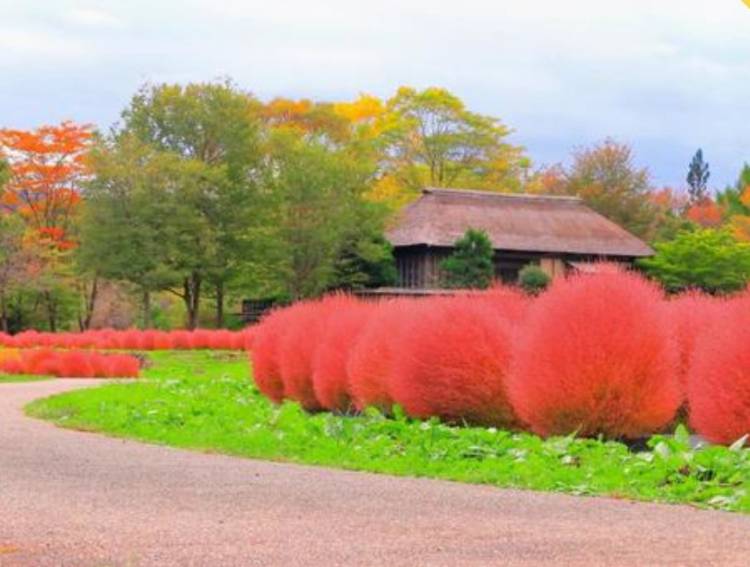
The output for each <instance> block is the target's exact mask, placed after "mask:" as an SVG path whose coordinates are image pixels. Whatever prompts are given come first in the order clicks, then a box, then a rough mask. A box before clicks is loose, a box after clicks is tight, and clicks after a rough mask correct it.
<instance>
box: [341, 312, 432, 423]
mask: <svg viewBox="0 0 750 567" xmlns="http://www.w3.org/2000/svg"><path fill="white" fill-rule="evenodd" d="M429 302H430V300H424V301H422V302H418V301H412V300H408V299H393V300H389V301H384V302H383V303H380V304H379V305H378V306H377V308H376V309H375V310H374V311H373V312H372V314H371V316H370V318H369V320H368V322H367V324H366V325H365V326H364V328H363V329H362V332H361V333H360V334H359V335H358V337H357V340H356V342H355V343H354V345H353V346H352V349H351V351H350V354H349V362H348V363H347V366H346V372H347V375H348V377H349V394H350V395H351V398H352V401H353V402H354V406H355V407H356V408H357V409H360V410H361V409H364V408H366V407H368V406H373V407H377V408H379V409H380V410H382V411H386V412H388V411H390V410H391V408H392V406H393V403H394V399H393V393H392V391H391V387H390V382H391V380H392V377H393V369H394V364H395V362H396V360H397V358H398V357H399V356H400V355H401V346H402V343H401V337H402V336H403V335H404V334H405V333H406V332H407V327H408V326H409V324H410V323H411V322H413V321H415V320H416V319H417V318H418V317H419V314H420V313H421V312H422V310H426V309H427V308H428V305H425V304H429Z"/></svg>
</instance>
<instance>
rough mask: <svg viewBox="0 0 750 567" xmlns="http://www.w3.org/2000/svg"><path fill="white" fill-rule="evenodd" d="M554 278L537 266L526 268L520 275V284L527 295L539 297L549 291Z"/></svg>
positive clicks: (530, 265)
mask: <svg viewBox="0 0 750 567" xmlns="http://www.w3.org/2000/svg"><path fill="white" fill-rule="evenodd" d="M551 280H552V278H550V277H549V274H547V272H545V271H544V270H542V268H540V267H539V266H537V265H536V264H529V265H528V266H524V267H523V269H522V270H521V272H520V273H519V274H518V282H519V283H520V284H521V287H522V288H523V289H524V291H526V292H527V293H530V294H531V295H537V294H539V293H541V292H543V291H544V290H545V289H547V286H548V285H549V283H550V281H551Z"/></svg>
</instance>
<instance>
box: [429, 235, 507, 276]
mask: <svg viewBox="0 0 750 567" xmlns="http://www.w3.org/2000/svg"><path fill="white" fill-rule="evenodd" d="M494 255H495V251H494V250H493V248H492V242H491V241H490V238H489V236H487V233H486V232H484V231H482V230H473V229H469V230H467V231H466V234H464V235H463V236H462V237H461V238H459V239H458V240H457V241H456V244H455V248H454V251H453V253H452V254H451V255H450V256H449V257H448V258H446V259H445V260H443V262H442V263H441V265H440V268H441V270H442V271H443V275H444V280H445V284H446V285H447V286H448V287H453V288H480V289H484V288H487V287H489V285H490V284H491V283H492V278H493V277H494V276H495V265H494V263H493V257H494Z"/></svg>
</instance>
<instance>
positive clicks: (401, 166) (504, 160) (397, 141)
mask: <svg viewBox="0 0 750 567" xmlns="http://www.w3.org/2000/svg"><path fill="white" fill-rule="evenodd" d="M387 110H388V124H387V126H386V128H385V129H384V136H385V141H386V144H387V145H386V153H385V162H386V164H387V171H389V172H391V173H392V174H393V175H396V176H397V177H398V179H399V180H400V182H401V183H402V184H403V185H404V186H405V187H406V188H408V189H411V190H413V191H414V190H419V189H421V188H423V187H425V186H434V187H448V186H457V187H466V188H494V189H497V190H518V189H520V186H521V182H522V172H523V170H524V169H526V168H527V167H528V165H529V162H528V160H527V159H526V158H525V157H524V155H523V150H522V148H520V147H517V146H513V145H511V144H510V143H508V142H507V137H508V135H509V134H510V133H511V130H510V129H509V128H508V127H506V126H505V125H504V124H503V123H502V122H501V121H500V120H498V119H497V118H494V117H492V116H485V115H482V114H478V113H475V112H471V111H469V110H468V109H467V108H466V106H465V105H464V103H463V102H462V101H461V99H459V98H458V97H457V96H455V95H453V94H452V93H450V92H449V91H447V90H446V89H442V88H436V87H432V88H427V89H424V90H423V91H417V90H415V89H412V88H408V87H401V88H400V89H399V90H398V92H397V93H396V95H395V96H394V97H392V98H391V99H390V100H389V101H388V103H387Z"/></svg>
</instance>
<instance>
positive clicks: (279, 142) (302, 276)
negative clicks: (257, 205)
mask: <svg viewBox="0 0 750 567" xmlns="http://www.w3.org/2000/svg"><path fill="white" fill-rule="evenodd" d="M265 171H266V176H265V180H264V183H263V189H264V198H265V199H266V200H267V202H268V203H269V206H268V208H267V211H268V212H267V215H266V216H265V217H264V219H263V222H262V223H261V224H260V225H259V227H258V228H257V229H255V231H254V234H253V240H254V241H255V242H256V245H259V246H261V247H262V248H263V249H264V253H265V255H266V256H265V257H266V258H267V259H268V261H269V262H270V264H268V265H267V266H266V268H265V270H261V271H262V272H264V273H265V274H266V280H265V285H266V286H267V287H266V290H265V291H266V293H269V291H271V292H272V291H273V290H274V289H275V290H277V292H280V293H282V294H284V295H287V296H288V297H290V298H293V299H298V298H302V297H310V296H314V295H316V294H319V293H321V292H322V291H324V290H326V289H330V288H331V287H333V286H336V285H338V284H341V285H344V284H345V283H352V282H351V281H350V282H343V281H342V280H341V279H339V280H338V281H337V277H338V278H342V277H343V276H342V266H341V264H340V263H339V261H340V260H341V259H342V257H343V256H344V255H345V254H346V253H347V252H349V253H351V252H352V251H355V252H356V253H357V254H362V253H363V252H365V253H367V254H370V253H371V251H370V250H366V248H367V240H368V239H369V240H372V237H373V228H372V227H373V223H375V225H376V226H377V223H378V222H380V220H379V219H382V215H380V214H379V213H377V212H376V211H375V209H374V208H373V206H372V205H371V204H368V203H366V202H365V201H364V200H363V199H362V194H363V193H364V191H365V190H366V188H367V181H368V179H369V177H370V175H371V171H370V169H369V168H368V167H366V165H363V164H362V163H360V162H359V161H358V160H356V159H354V158H353V157H352V156H351V155H350V154H348V153H347V152H346V151H340V150H336V149H332V148H331V147H329V146H327V145H325V144H324V143H321V142H320V141H318V140H315V139H308V138H305V137H299V136H297V135H294V134H293V133H290V132H277V133H276V134H275V135H274V137H273V140H272V142H271V145H270V153H269V157H268V162H267V167H266V170H265ZM380 230H381V232H382V226H381V228H380ZM373 260H374V261H375V263H378V262H381V261H382V259H381V258H377V254H375V257H374V258H373ZM249 266H250V267H251V269H253V271H255V272H257V271H258V268H259V266H258V265H257V264H250V265H249ZM269 268H270V269H269ZM344 271H346V270H344ZM349 274H350V275H351V272H350V273H349ZM269 284H270V285H271V289H270V290H269V289H268V286H269ZM269 294H270V295H273V293H269Z"/></svg>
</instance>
